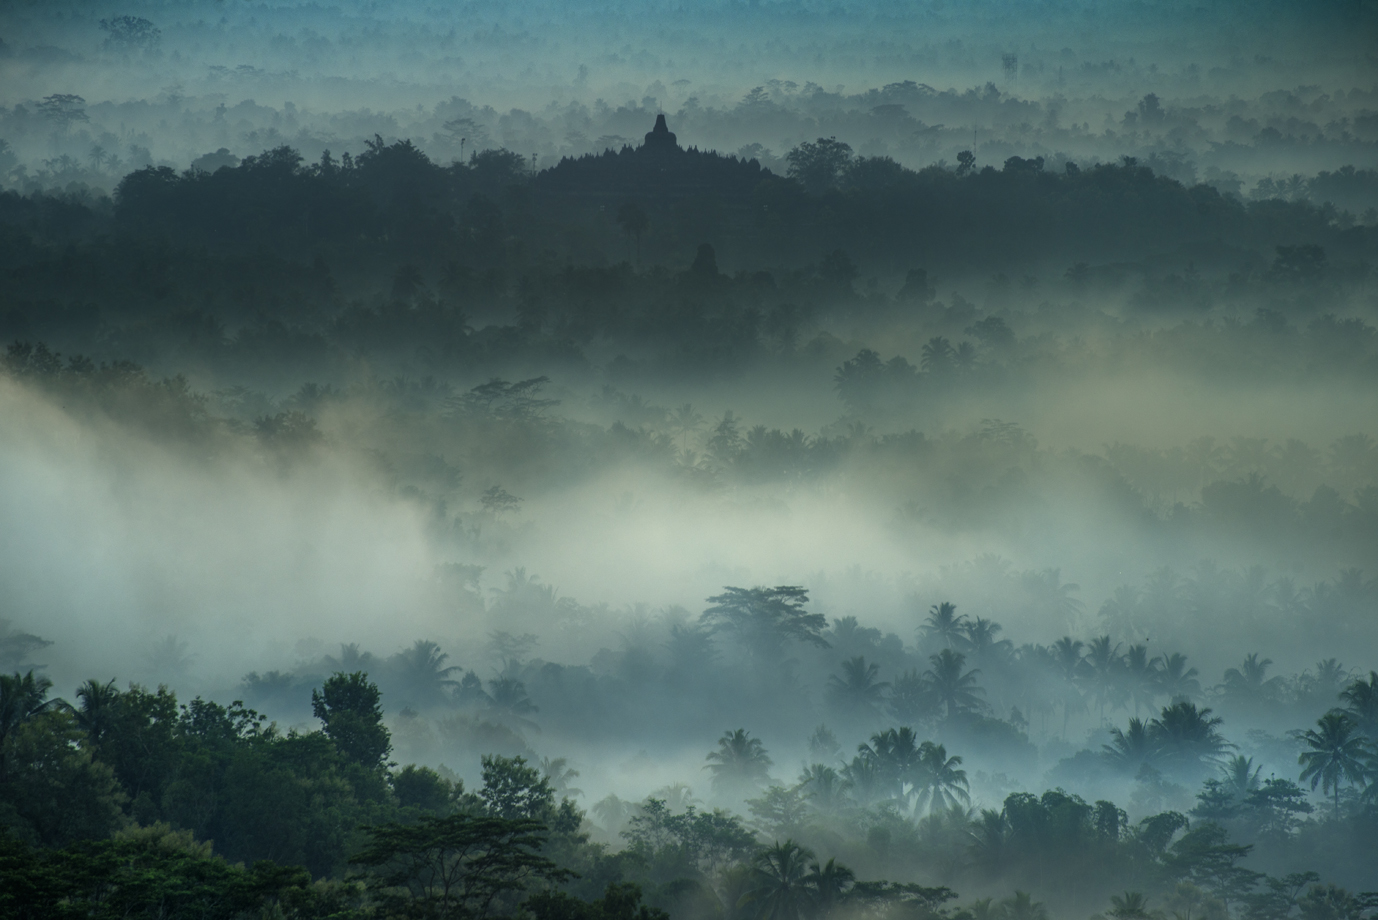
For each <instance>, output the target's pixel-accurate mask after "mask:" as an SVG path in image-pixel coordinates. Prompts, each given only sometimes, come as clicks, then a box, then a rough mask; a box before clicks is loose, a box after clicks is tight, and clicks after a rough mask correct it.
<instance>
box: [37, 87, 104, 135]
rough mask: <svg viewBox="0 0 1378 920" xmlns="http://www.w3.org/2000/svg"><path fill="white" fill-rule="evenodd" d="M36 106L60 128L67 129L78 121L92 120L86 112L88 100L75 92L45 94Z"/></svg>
mask: <svg viewBox="0 0 1378 920" xmlns="http://www.w3.org/2000/svg"><path fill="white" fill-rule="evenodd" d="M36 108H37V109H38V110H39V111H40V112H42V113H43V115H44V117H46V118H49V119H51V120H52V121H53V122H55V123H56V124H57V126H58V127H59V128H62V129H63V130H66V129H67V128H70V127H71V126H72V125H73V124H75V123H76V122H78V121H90V120H91V119H90V118H89V117H88V116H87V114H86V100H85V99H83V98H82V97H80V96H77V95H75V94H73V93H54V94H53V95H51V96H44V97H43V101H42V102H40V103H39V104H38V105H37V106H36Z"/></svg>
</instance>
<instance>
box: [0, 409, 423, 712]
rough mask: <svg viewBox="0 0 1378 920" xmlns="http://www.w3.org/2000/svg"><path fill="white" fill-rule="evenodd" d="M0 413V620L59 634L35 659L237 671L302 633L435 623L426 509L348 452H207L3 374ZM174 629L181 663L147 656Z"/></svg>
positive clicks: (281, 660)
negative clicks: (1, 423)
mask: <svg viewBox="0 0 1378 920" xmlns="http://www.w3.org/2000/svg"><path fill="white" fill-rule="evenodd" d="M0 417H2V418H3V419H4V420H5V432H6V433H5V437H4V438H3V439H0V586H2V587H0V590H3V594H4V597H5V599H6V611H5V615H6V616H8V617H10V618H11V619H13V620H14V621H15V622H16V624H18V625H22V626H23V627H24V628H25V629H28V630H31V631H33V632H36V633H38V634H39V635H42V636H44V637H47V638H51V639H55V640H57V644H56V645H55V646H54V647H52V648H50V649H47V650H45V651H44V652H43V653H41V654H40V656H39V658H40V659H41V660H42V661H44V662H47V663H49V664H51V665H52V670H51V672H50V673H52V674H53V676H54V677H55V678H58V679H59V680H66V681H77V680H81V679H84V678H85V677H87V676H92V675H97V676H102V675H103V676H104V677H108V676H110V675H111V674H115V673H118V675H119V676H120V678H121V679H124V678H127V677H134V676H147V677H153V678H156V679H177V678H179V677H184V678H185V679H186V681H187V682H188V683H189V684H191V685H192V686H203V685H205V684H207V683H209V682H220V683H224V682H226V681H233V680H237V679H238V677H239V676H241V675H242V674H243V673H244V670H245V668H246V666H247V663H248V662H253V663H254V664H253V666H254V667H258V668H262V667H265V666H267V667H272V666H275V665H282V666H287V665H290V664H291V661H292V654H291V648H292V642H293V641H294V640H295V639H297V638H301V637H303V636H307V635H324V636H329V637H332V638H333V637H342V638H347V639H349V640H351V641H360V642H365V643H368V644H370V645H372V646H373V647H377V648H382V649H391V648H392V646H394V645H397V644H398V643H399V642H401V641H402V638H399V635H401V634H402V633H403V632H406V633H408V637H409V633H410V632H411V631H417V630H419V631H427V630H429V629H431V628H432V626H433V624H431V623H425V624H423V623H421V622H419V621H422V620H426V619H428V618H429V617H430V615H431V612H432V609H433V608H432V607H431V606H430V605H429V604H428V603H426V598H425V597H424V590H423V588H424V586H425V584H426V582H427V581H428V579H429V576H430V573H431V572H432V571H433V569H434V564H435V560H434V559H433V557H432V555H431V551H430V549H429V547H428V545H427V543H426V541H425V540H424V538H423V532H422V526H421V520H420V519H419V515H418V514H417V513H416V511H415V510H414V509H413V508H412V507H410V506H408V505H405V504H403V503H400V502H397V501H395V500H392V499H390V498H388V497H387V496H384V495H381V494H378V493H376V492H372V491H370V490H369V489H367V488H365V487H364V486H363V485H362V484H361V483H360V482H359V481H358V480H356V479H355V478H353V476H352V474H351V472H350V470H349V469H348V468H347V466H346V465H345V464H344V463H342V462H340V461H338V460H333V459H331V458H329V457H326V456H324V455H322V456H317V457H313V458H311V459H310V460H309V461H303V462H298V463H295V464H293V465H291V466H289V467H287V468H280V467H278V466H277V465H276V464H273V463H271V462H265V461H264V460H263V459H262V458H257V457H253V456H251V455H249V454H248V453H247V452H245V451H241V450H234V451H230V452H229V453H228V455H226V456H224V457H223V458H218V459H207V458H195V457H194V456H193V452H191V451H187V450H185V449H171V448H165V447H160V446H157V445H156V444H155V443H153V442H152V441H151V440H145V439H142V438H139V437H137V436H134V435H131V434H129V433H127V432H121V431H119V430H117V429H115V428H114V427H113V426H110V425H102V424H90V423H79V422H77V421H76V420H74V419H73V418H72V417H71V416H69V415H68V414H67V413H65V412H64V411H62V410H61V409H59V408H58V407H56V406H54V405H51V404H50V403H47V402H45V401H44V400H42V399H40V398H37V397H35V396H33V395H32V394H29V393H26V392H24V391H22V390H21V389H19V388H17V387H16V386H14V385H12V384H9V383H7V382H0ZM218 448H219V445H217V449H218ZM169 635H172V636H176V637H177V639H178V640H180V641H182V642H185V643H186V645H185V647H184V648H183V649H182V652H181V655H180V657H181V661H180V662H179V661H166V660H162V661H159V660H154V659H153V657H152V656H154V655H156V654H157V653H156V652H151V651H150V649H152V648H155V647H156V644H157V643H158V642H159V641H162V640H165V638H166V637H167V636H169ZM175 647H176V643H174V648H175ZM174 657H178V656H174ZM179 670H180V671H182V672H183V673H182V674H181V675H179V674H178V673H177V672H178V671H179ZM88 672H89V673H88ZM107 672H109V673H107ZM154 672H156V673H154ZM169 672H171V673H169ZM59 686H62V684H61V683H60V684H59Z"/></svg>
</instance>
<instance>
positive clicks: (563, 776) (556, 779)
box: [541, 757, 584, 798]
mask: <svg viewBox="0 0 1378 920" xmlns="http://www.w3.org/2000/svg"><path fill="white" fill-rule="evenodd" d="M541 775H542V776H544V777H545V779H546V782H548V783H550V788H551V789H554V790H555V794H556V795H559V796H564V797H567V798H574V797H575V796H580V795H583V794H584V790H582V789H577V788H575V787H574V786H571V785H570V782H571V781H573V780H575V779H578V778H579V771H578V770H575V769H574V768H572V767H571V766H570V765H569V761H568V760H566V759H565V758H563V757H553V758H552V757H542V758H541Z"/></svg>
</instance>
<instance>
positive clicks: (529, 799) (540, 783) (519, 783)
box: [478, 754, 555, 820]
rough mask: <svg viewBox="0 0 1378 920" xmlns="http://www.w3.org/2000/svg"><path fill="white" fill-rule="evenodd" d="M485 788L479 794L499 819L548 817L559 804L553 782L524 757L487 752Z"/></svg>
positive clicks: (542, 818)
mask: <svg viewBox="0 0 1378 920" xmlns="http://www.w3.org/2000/svg"><path fill="white" fill-rule="evenodd" d="M482 763H483V789H482V790H481V791H480V792H479V794H478V796H479V798H480V799H481V800H482V801H483V804H484V805H485V806H486V807H487V809H488V813H489V814H491V815H493V816H494V817H498V818H508V819H515V818H534V819H538V820H546V819H547V818H548V816H549V815H550V813H551V811H552V810H553V809H554V807H555V790H554V789H552V788H551V786H550V781H549V780H548V779H546V778H545V777H544V776H542V775H541V771H540V770H537V769H536V768H535V767H529V766H527V764H526V758H524V757H501V756H498V755H493V754H485V755H483V758H482Z"/></svg>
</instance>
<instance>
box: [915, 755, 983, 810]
mask: <svg viewBox="0 0 1378 920" xmlns="http://www.w3.org/2000/svg"><path fill="white" fill-rule="evenodd" d="M961 765H962V758H960V757H957V756H955V755H954V756H952V757H949V756H947V748H946V747H944V746H943V745H941V744H934V743H933V742H932V741H925V742H924V743H923V744H922V745H921V746H920V748H919V762H918V770H917V771H916V779H915V783H914V786H915V790H916V791H917V793H918V795H917V796H916V798H915V800H914V810H915V812H917V811H918V810H919V809H920V808H925V807H926V808H927V809H928V811H929V812H930V813H931V812H937V811H942V810H944V809H946V808H949V807H951V806H953V805H955V804H957V803H958V802H959V801H961V802H963V803H970V802H971V795H970V794H969V792H968V791H967V790H968V788H969V787H968V786H967V774H966V771H965V770H960V769H958V767H960V766H961Z"/></svg>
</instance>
